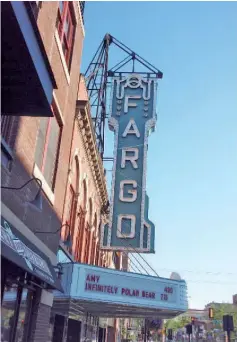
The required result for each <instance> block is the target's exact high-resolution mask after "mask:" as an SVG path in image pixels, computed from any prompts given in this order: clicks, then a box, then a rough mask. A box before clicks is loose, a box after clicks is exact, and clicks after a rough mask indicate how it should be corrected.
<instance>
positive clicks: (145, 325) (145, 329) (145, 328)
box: [144, 319, 147, 342]
mask: <svg viewBox="0 0 237 342" xmlns="http://www.w3.org/2000/svg"><path fill="white" fill-rule="evenodd" d="M144 342H147V320H146V319H145V323H144Z"/></svg>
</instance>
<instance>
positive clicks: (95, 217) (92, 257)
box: [90, 213, 97, 265]
mask: <svg viewBox="0 0 237 342" xmlns="http://www.w3.org/2000/svg"><path fill="white" fill-rule="evenodd" d="M93 227H94V233H93V234H92V243H91V257H90V264H92V265H94V264H95V254H96V250H95V249H96V232H97V214H96V213H95V215H94V222H93Z"/></svg>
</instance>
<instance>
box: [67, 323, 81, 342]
mask: <svg viewBox="0 0 237 342" xmlns="http://www.w3.org/2000/svg"><path fill="white" fill-rule="evenodd" d="M80 337H81V322H79V321H76V320H74V319H70V318H69V319H68V326H67V342H80Z"/></svg>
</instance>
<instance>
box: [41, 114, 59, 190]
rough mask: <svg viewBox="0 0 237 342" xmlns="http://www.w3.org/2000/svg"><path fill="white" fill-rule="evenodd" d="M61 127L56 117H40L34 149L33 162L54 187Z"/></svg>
mask: <svg viewBox="0 0 237 342" xmlns="http://www.w3.org/2000/svg"><path fill="white" fill-rule="evenodd" d="M60 138H61V127H60V125H59V124H58V121H57V119H56V117H50V118H41V119H40V127H39V131H38V138H37V143H36V150H35V163H36V165H37V166H38V168H39V169H40V171H41V172H42V174H43V176H44V178H45V180H46V182H47V184H48V185H49V186H50V188H51V189H52V190H53V189H54V183H55V177H56V167H57V159H58V154H59V148H60Z"/></svg>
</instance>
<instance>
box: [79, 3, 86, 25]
mask: <svg viewBox="0 0 237 342" xmlns="http://www.w3.org/2000/svg"><path fill="white" fill-rule="evenodd" d="M79 5H80V10H81V16H82V21H83V24H84V10H85V1H79Z"/></svg>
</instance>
